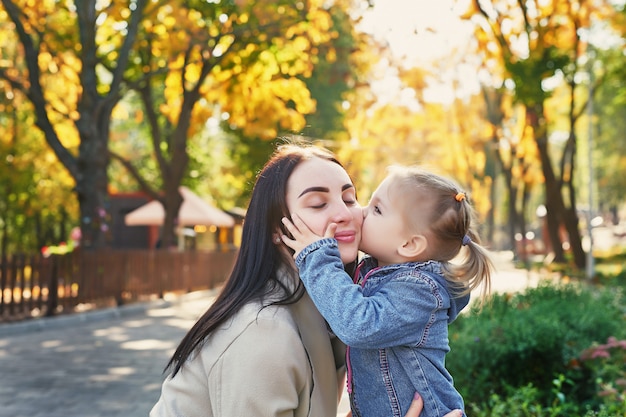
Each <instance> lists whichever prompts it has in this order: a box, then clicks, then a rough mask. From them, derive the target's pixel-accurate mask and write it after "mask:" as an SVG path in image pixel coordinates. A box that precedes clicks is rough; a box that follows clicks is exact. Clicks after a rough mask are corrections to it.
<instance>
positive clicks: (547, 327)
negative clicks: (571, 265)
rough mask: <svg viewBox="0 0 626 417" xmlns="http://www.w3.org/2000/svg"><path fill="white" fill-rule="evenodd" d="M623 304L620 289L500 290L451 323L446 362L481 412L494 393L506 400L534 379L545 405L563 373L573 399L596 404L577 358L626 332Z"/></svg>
mask: <svg viewBox="0 0 626 417" xmlns="http://www.w3.org/2000/svg"><path fill="white" fill-rule="evenodd" d="M623 304H624V295H623V294H622V293H621V292H620V291H615V289H611V290H608V289H590V288H588V287H585V286H583V285H575V284H542V285H540V286H539V287H537V288H533V289H529V290H527V291H526V292H525V293H521V294H515V295H495V296H494V297H493V299H492V300H491V301H490V303H489V304H488V305H487V306H485V307H483V309H482V310H480V311H478V310H473V311H472V312H471V314H469V315H464V316H462V317H460V318H459V319H457V321H456V322H455V323H454V324H453V325H452V326H451V327H450V346H451V349H452V350H451V352H450V354H449V355H448V359H447V367H448V369H450V372H451V373H452V375H453V376H454V378H455V384H456V386H457V388H458V389H459V391H460V392H461V393H462V395H463V396H464V398H465V399H466V402H467V403H469V404H474V405H475V406H476V407H478V408H481V409H482V408H485V407H488V404H487V402H488V401H487V399H489V398H492V396H493V395H497V396H498V397H506V396H507V395H509V394H510V392H511V391H510V390H511V389H521V388H522V387H526V386H528V385H529V384H532V386H533V387H535V388H536V389H537V390H538V393H537V400H538V402H539V404H541V406H542V407H546V406H548V405H550V404H551V402H552V401H553V400H554V398H553V391H552V390H553V388H554V379H555V378H556V377H558V375H563V377H564V381H563V383H562V384H561V386H560V387H559V392H561V393H562V395H563V396H564V397H565V398H567V401H569V402H574V403H576V404H584V403H588V402H592V401H593V399H594V393H595V385H594V382H593V378H592V370H591V369H590V368H588V367H586V366H584V364H581V362H580V361H579V356H580V353H581V352H582V351H583V350H584V349H585V348H587V347H589V346H591V345H592V343H594V342H598V341H601V340H606V339H607V337H609V336H615V337H623V336H626V326H624V311H623V309H622V306H623ZM583 306H584V307H583Z"/></svg>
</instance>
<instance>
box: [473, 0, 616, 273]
mask: <svg viewBox="0 0 626 417" xmlns="http://www.w3.org/2000/svg"><path fill="white" fill-rule="evenodd" d="M600 11H602V12H605V11H606V3H603V4H601V5H600V6H597V7H596V6H594V5H593V4H591V3H590V2H585V1H581V2H571V1H565V0H552V1H549V2H536V1H529V2H524V3H508V2H504V1H493V2H488V1H480V0H473V1H472V3H471V8H470V10H469V11H468V12H467V14H465V16H464V17H465V18H467V19H473V21H475V22H476V39H477V41H478V46H479V49H480V50H481V51H482V52H483V54H484V61H485V66H486V67H487V69H488V70H490V71H491V73H492V74H493V75H494V76H496V77H503V79H506V80H507V82H506V83H505V85H506V86H507V87H509V88H512V89H513V90H514V95H515V99H516V100H517V102H519V103H522V104H523V105H524V106H525V109H526V123H527V126H528V128H530V129H531V130H532V133H533V137H534V140H535V143H536V146H537V149H538V151H539V158H540V161H541V167H542V171H543V176H544V180H545V182H544V187H545V199H546V208H547V222H548V230H549V235H550V241H551V242H552V249H553V250H554V254H555V261H557V262H564V261H565V256H564V252H563V247H562V245H561V243H562V242H561V237H560V234H559V229H560V225H563V226H564V227H565V228H566V230H567V233H568V236H569V243H570V246H571V250H572V253H573V256H574V262H575V264H576V265H577V266H578V267H579V268H582V267H584V265H585V260H586V258H585V254H584V252H583V250H582V242H581V238H580V231H579V229H578V216H577V213H576V198H575V186H574V178H575V176H574V175H573V173H574V171H575V170H574V168H575V164H574V162H575V160H576V159H575V156H576V136H575V131H574V129H573V124H574V123H575V122H576V120H577V117H578V115H580V109H582V108H584V105H583V106H581V105H577V103H576V102H575V101H574V92H573V90H574V88H575V87H576V85H577V82H576V80H577V78H576V77H575V75H576V74H577V73H579V72H580V69H579V63H580V59H579V58H580V57H581V53H582V50H581V48H580V38H579V37H580V30H579V29H581V28H584V27H586V26H588V24H589V17H590V15H591V13H592V12H595V13H599V12H600ZM559 76H560V77H563V78H565V79H567V80H568V81H569V85H570V87H571V89H572V101H571V102H570V109H569V111H568V116H567V117H569V120H570V122H571V125H570V132H569V139H568V142H567V144H566V146H565V147H564V149H563V152H562V154H561V156H560V158H558V159H557V166H558V167H559V169H560V170H557V169H555V167H554V165H553V163H554V162H553V158H554V155H553V152H552V151H551V149H550V142H549V136H550V132H549V127H550V126H549V123H548V122H549V119H548V118H547V115H546V113H545V103H546V100H547V99H548V98H549V97H550V95H551V91H550V90H549V89H548V88H546V87H545V83H546V81H548V80H550V79H554V78H558V77H559Z"/></svg>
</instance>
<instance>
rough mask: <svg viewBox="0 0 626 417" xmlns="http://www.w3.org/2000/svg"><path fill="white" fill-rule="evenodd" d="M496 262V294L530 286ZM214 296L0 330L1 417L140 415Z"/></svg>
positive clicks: (502, 262)
mask: <svg viewBox="0 0 626 417" xmlns="http://www.w3.org/2000/svg"><path fill="white" fill-rule="evenodd" d="M497 264H498V268H499V270H500V272H499V273H498V275H497V277H496V280H495V282H494V289H495V290H496V291H517V290H521V289H523V288H525V287H527V286H529V285H534V283H535V282H536V277H533V276H531V275H527V273H526V272H525V271H519V270H515V269H514V268H513V267H512V265H511V264H510V260H508V259H506V257H499V258H498V260H497ZM213 296H214V292H211V291H204V292H197V293H191V294H187V295H185V296H183V297H180V298H178V299H176V300H171V301H169V302H164V301H156V302H153V303H147V304H141V305H133V306H128V307H123V308H120V309H110V310H103V311H98V312H92V313H85V314H81V315H74V316H64V317H57V318H52V319H43V320H39V321H29V322H24V323H16V324H0V417H43V416H45V417H118V416H119V417H122V416H123V417H146V416H147V415H148V412H149V411H150V409H151V408H152V406H153V404H154V403H155V402H156V400H157V399H158V397H159V393H160V388H161V381H162V380H163V377H164V375H163V373H162V371H163V367H164V366H165V364H166V362H167V360H168V359H169V357H170V355H171V354H172V352H173V350H174V348H175V347H176V345H177V343H178V342H179V341H180V339H181V338H182V336H183V335H184V334H185V332H186V331H187V329H189V328H190V327H191V325H192V324H193V322H194V321H195V319H196V318H197V317H198V316H199V315H200V314H201V313H202V312H204V311H205V310H206V308H207V307H208V306H209V304H210V303H211V302H212V300H213ZM340 409H341V411H342V412H343V415H345V412H344V411H346V410H347V409H348V404H347V401H343V402H342V404H341V407H340Z"/></svg>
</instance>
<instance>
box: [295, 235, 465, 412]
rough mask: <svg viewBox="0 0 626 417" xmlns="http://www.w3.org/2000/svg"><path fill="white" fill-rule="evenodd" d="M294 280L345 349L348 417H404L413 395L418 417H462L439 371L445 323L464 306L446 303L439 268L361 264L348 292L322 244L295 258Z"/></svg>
mask: <svg viewBox="0 0 626 417" xmlns="http://www.w3.org/2000/svg"><path fill="white" fill-rule="evenodd" d="M296 265H297V266H298V268H299V270H300V278H301V279H302V281H303V282H304V285H305V287H306V288H307V291H308V293H309V295H310V297H311V299H312V300H313V302H314V303H315V305H316V306H317V308H318V310H319V311H320V313H321V314H322V316H324V318H325V319H326V321H327V322H328V324H329V326H330V327H331V329H332V331H333V332H334V333H335V334H336V335H337V336H338V337H339V339H341V340H342V341H343V342H344V343H346V344H347V345H348V352H347V361H348V392H350V405H351V408H352V413H353V415H354V417H359V416H384V417H389V416H398V417H400V416H404V415H405V414H406V412H407V410H408V408H409V405H410V404H411V401H412V399H413V395H414V393H415V391H417V392H419V393H420V395H421V396H422V398H423V399H424V409H423V411H422V414H421V417H441V416H443V415H444V414H446V413H448V412H449V411H451V410H453V409H457V408H458V409H463V399H462V398H461V395H460V394H459V393H458V392H457V391H456V389H455V388H454V385H453V381H452V377H451V376H450V374H449V372H448V371H447V370H446V368H445V355H446V353H447V352H448V351H449V350H450V347H449V345H448V323H450V322H452V321H453V320H454V319H455V318H456V317H457V315H458V314H459V312H460V311H461V310H462V309H463V308H464V307H465V306H466V305H467V303H468V302H469V295H468V296H464V297H460V298H453V297H452V296H451V295H450V293H449V291H448V288H447V285H446V281H445V279H444V277H443V275H442V266H441V263H439V262H435V261H428V262H410V263H404V264H396V265H387V266H384V267H378V266H377V262H376V260H375V259H374V258H371V257H366V258H365V259H364V260H363V261H361V263H360V264H359V267H358V269H357V275H356V278H355V282H357V283H358V284H359V285H355V284H354V283H353V282H352V279H351V278H350V276H349V275H348V274H347V273H346V272H345V270H344V266H343V264H342V262H341V258H340V256H339V250H338V247H337V241H336V240H335V239H333V238H324V239H321V240H318V241H316V242H314V243H312V244H311V245H309V246H307V247H306V248H305V249H304V250H303V251H302V252H301V253H300V254H299V255H298V257H297V258H296Z"/></svg>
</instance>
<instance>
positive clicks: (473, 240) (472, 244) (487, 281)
mask: <svg viewBox="0 0 626 417" xmlns="http://www.w3.org/2000/svg"><path fill="white" fill-rule="evenodd" d="M462 243H463V246H465V251H464V252H465V253H464V255H463V259H462V260H461V261H460V262H458V263H456V262H455V263H452V262H446V263H444V268H445V275H446V279H447V280H448V281H449V282H450V284H452V289H453V292H454V293H455V295H466V294H469V293H470V292H472V291H473V290H475V289H477V288H478V287H481V290H480V300H481V302H482V301H484V300H485V299H486V298H487V297H488V296H489V294H490V293H491V274H492V272H493V270H494V265H493V261H492V260H491V256H490V255H489V252H488V251H487V249H486V248H485V247H484V246H482V245H481V242H480V238H479V236H478V234H477V233H476V232H474V230H472V229H469V230H468V231H467V233H466V235H465V236H464V237H463V240H462Z"/></svg>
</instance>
